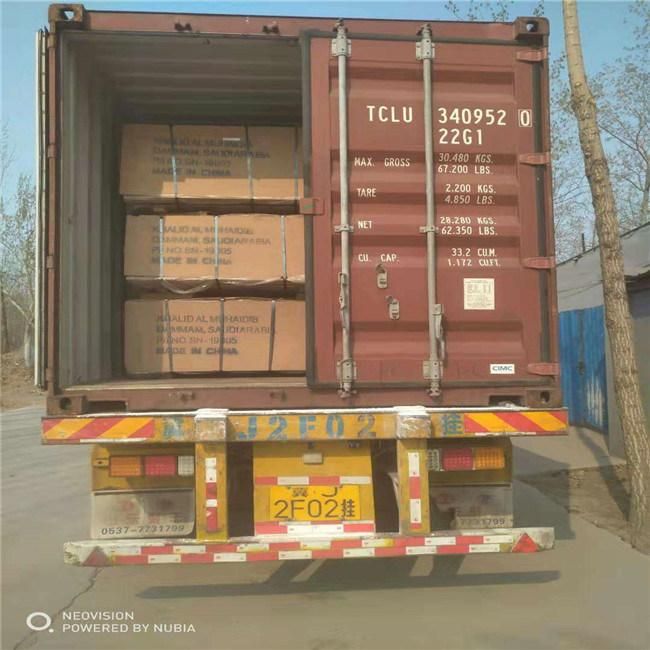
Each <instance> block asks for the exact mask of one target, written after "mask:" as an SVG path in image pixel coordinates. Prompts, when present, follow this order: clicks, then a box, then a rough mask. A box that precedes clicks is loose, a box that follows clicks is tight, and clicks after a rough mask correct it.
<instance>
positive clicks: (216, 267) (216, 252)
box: [212, 214, 219, 281]
mask: <svg viewBox="0 0 650 650" xmlns="http://www.w3.org/2000/svg"><path fill="white" fill-rule="evenodd" d="M212 222H213V224H214V277H215V278H217V281H218V279H219V215H218V214H215V215H213V217H212Z"/></svg>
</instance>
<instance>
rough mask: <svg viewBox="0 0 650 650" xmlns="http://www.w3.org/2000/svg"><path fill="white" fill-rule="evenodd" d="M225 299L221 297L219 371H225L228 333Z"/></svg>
mask: <svg viewBox="0 0 650 650" xmlns="http://www.w3.org/2000/svg"><path fill="white" fill-rule="evenodd" d="M224 302H225V301H224V299H223V298H219V305H220V310H221V311H220V313H221V318H220V323H219V372H223V338H224V336H225V334H226V309H225V305H224Z"/></svg>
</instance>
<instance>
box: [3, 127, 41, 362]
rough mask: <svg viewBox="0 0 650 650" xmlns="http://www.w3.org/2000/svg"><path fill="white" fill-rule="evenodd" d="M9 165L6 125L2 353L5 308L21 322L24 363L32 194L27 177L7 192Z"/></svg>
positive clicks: (30, 308) (30, 317)
mask: <svg viewBox="0 0 650 650" xmlns="http://www.w3.org/2000/svg"><path fill="white" fill-rule="evenodd" d="M12 162H13V150H12V149H11V146H10V142H9V137H8V130H7V127H6V125H5V126H3V127H2V131H1V132H0V218H1V221H0V298H1V300H0V304H1V308H2V319H0V327H2V330H3V331H2V344H3V346H4V347H3V351H4V350H6V349H7V343H8V341H9V333H8V329H9V320H8V318H7V311H8V309H7V307H8V306H9V305H10V306H11V307H12V308H13V310H14V311H15V312H16V313H17V314H19V316H20V319H21V320H22V331H23V343H24V350H25V361H26V362H27V365H31V363H32V360H33V354H32V347H33V346H32V341H33V322H34V241H35V230H34V227H35V216H36V192H35V188H34V185H33V183H32V179H31V177H30V176H29V175H27V174H20V175H19V176H18V179H17V182H16V187H15V190H14V191H13V192H8V191H7V184H8V178H9V170H10V167H11V165H12Z"/></svg>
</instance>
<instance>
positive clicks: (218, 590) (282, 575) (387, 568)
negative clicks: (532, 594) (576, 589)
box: [138, 556, 560, 599]
mask: <svg viewBox="0 0 650 650" xmlns="http://www.w3.org/2000/svg"><path fill="white" fill-rule="evenodd" d="M416 559H417V558H381V559H374V560H367V559H365V560H364V559H359V560H355V559H347V560H345V561H340V560H326V561H324V562H323V563H322V564H321V566H319V567H318V568H317V569H316V571H315V572H314V573H313V575H311V576H310V577H309V578H308V579H307V580H305V581H294V578H296V577H297V576H298V575H299V574H300V573H302V572H303V571H304V570H305V569H307V568H308V567H309V566H310V563H311V561H310V560H306V561H301V560H293V561H291V562H285V563H284V564H282V565H281V566H280V567H279V568H278V569H277V570H276V571H275V572H274V573H273V574H272V575H271V576H269V578H268V579H267V580H265V581H264V582H260V583H255V584H250V583H249V584H223V585H216V584H212V585H209V584H201V585H174V586H157V587H151V588H149V589H146V590H144V591H142V592H140V593H139V594H138V596H139V597H140V598H144V599H158V598H215V597H233V596H267V595H278V594H309V597H310V598H314V597H318V596H317V594H319V593H322V594H325V593H328V592H337V591H348V590H354V591H368V590H375V589H417V588H427V589H430V588H432V587H452V586H453V587H479V586H486V585H502V584H522V585H523V584H541V583H546V582H552V581H554V580H557V579H558V578H559V577H560V572H559V571H528V572H503V573H501V572H499V573H477V574H458V573H457V572H458V569H459V568H460V565H461V563H462V560H463V558H462V557H461V556H458V557H454V558H451V557H449V558H436V559H434V562H433V570H432V571H431V573H430V574H429V575H424V576H411V575H410V573H411V570H412V569H413V565H414V564H415V561H416ZM369 562H371V563H372V570H371V571H368V569H369V564H368V563H369Z"/></svg>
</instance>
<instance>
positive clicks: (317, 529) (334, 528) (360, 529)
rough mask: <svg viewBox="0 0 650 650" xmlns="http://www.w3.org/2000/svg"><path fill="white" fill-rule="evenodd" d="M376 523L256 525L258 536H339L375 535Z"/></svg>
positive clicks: (301, 522)
mask: <svg viewBox="0 0 650 650" xmlns="http://www.w3.org/2000/svg"><path fill="white" fill-rule="evenodd" d="M374 532H375V522H374V521H261V522H258V523H256V524H255V534H256V535H291V536H295V537H301V536H304V535H338V534H341V533H357V534H358V533H374Z"/></svg>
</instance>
